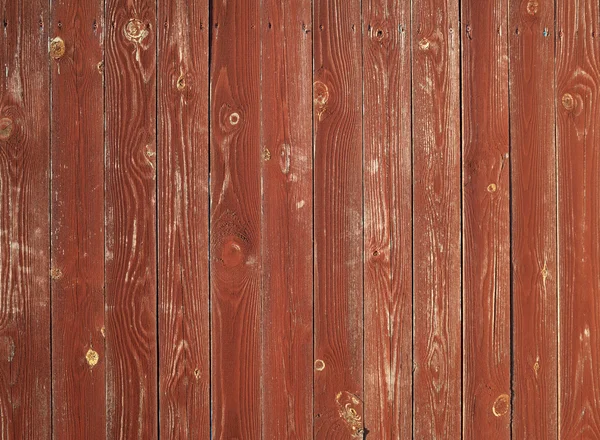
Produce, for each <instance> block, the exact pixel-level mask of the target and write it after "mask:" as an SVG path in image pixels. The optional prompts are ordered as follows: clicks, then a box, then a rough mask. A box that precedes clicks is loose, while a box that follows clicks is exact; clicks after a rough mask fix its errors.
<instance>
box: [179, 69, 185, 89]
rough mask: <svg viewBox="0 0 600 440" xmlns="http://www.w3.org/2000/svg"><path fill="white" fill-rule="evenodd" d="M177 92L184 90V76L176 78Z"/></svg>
mask: <svg viewBox="0 0 600 440" xmlns="http://www.w3.org/2000/svg"><path fill="white" fill-rule="evenodd" d="M177 90H179V91H180V92H183V91H184V90H185V75H184V74H183V73H182V74H181V75H179V78H177Z"/></svg>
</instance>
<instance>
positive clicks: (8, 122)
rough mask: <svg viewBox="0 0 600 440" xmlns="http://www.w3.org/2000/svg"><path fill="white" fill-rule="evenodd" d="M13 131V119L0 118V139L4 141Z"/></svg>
mask: <svg viewBox="0 0 600 440" xmlns="http://www.w3.org/2000/svg"><path fill="white" fill-rule="evenodd" d="M12 131H13V121H12V119H10V118H2V119H0V141H6V140H8V138H10V135H11V134H12Z"/></svg>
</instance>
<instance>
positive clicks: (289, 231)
mask: <svg viewBox="0 0 600 440" xmlns="http://www.w3.org/2000/svg"><path fill="white" fill-rule="evenodd" d="M311 13H312V10H311V2H310V1H307V0H302V1H290V0H285V1H280V0H265V1H264V2H263V6H262V14H261V48H262V49H261V54H262V55H261V69H262V70H261V72H262V73H261V78H262V81H261V97H262V98H261V103H262V104H261V105H262V112H261V123H262V142H261V145H262V147H263V149H264V150H263V154H262V159H263V161H262V237H263V240H262V285H263V288H262V322H261V328H262V371H261V377H262V397H263V398H262V402H263V403H262V413H263V417H262V427H263V438H265V439H284V438H285V439H307V438H311V437H312V427H313V424H312V391H313V382H312V371H313V351H312V350H313V311H312V305H313V290H312V287H313V281H312V276H313V266H312V263H313V249H312V244H311V243H312V208H313V197H312V35H313V34H312V32H311V31H310V25H311Z"/></svg>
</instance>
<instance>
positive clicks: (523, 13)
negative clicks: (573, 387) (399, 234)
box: [509, 0, 557, 439]
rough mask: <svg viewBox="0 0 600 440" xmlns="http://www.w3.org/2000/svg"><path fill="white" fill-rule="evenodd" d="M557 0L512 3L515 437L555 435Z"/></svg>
mask: <svg viewBox="0 0 600 440" xmlns="http://www.w3.org/2000/svg"><path fill="white" fill-rule="evenodd" d="M553 20H554V2H553V1H549V0H544V1H533V0H531V1H523V0H511V1H510V2H509V35H510V39H509V53H510V72H509V84H510V86H509V87H510V141H511V148H510V149H511V152H510V155H511V157H510V169H511V198H512V201H511V211H512V215H511V218H512V226H511V235H512V252H511V253H512V255H511V257H512V297H513V304H512V311H513V333H512V338H513V396H512V414H513V426H512V435H513V438H536V439H545V438H555V437H556V434H557V405H556V402H557V394H556V393H557V359H556V355H557V352H556V350H557V334H556V327H557V326H556V324H557V316H556V302H557V301H556V279H557V272H556V183H555V165H556V164H555V141H554V114H555V111H554V101H553V97H554V36H553V32H554V27H553Z"/></svg>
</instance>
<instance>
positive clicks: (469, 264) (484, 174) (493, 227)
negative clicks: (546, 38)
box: [461, 0, 511, 439]
mask: <svg viewBox="0 0 600 440" xmlns="http://www.w3.org/2000/svg"><path fill="white" fill-rule="evenodd" d="M461 13H462V23H463V26H464V29H463V33H462V42H463V45H462V47H463V51H462V72H463V73H462V97H463V99H462V103H463V106H462V107H463V108H462V112H463V163H462V170H463V179H462V180H463V246H464V252H463V269H462V275H463V280H464V281H463V403H462V404H463V438H465V439H481V438H495V439H510V411H509V410H510V394H511V388H510V386H511V376H510V359H511V358H510V347H511V345H510V344H511V339H510V323H511V321H510V320H511V315H510V198H509V196H510V188H509V166H508V165H509V153H508V150H509V125H508V112H509V110H508V30H507V26H508V3H507V2H506V1H504V0H485V1H482V0H467V1H463V3H462V12H461Z"/></svg>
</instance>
